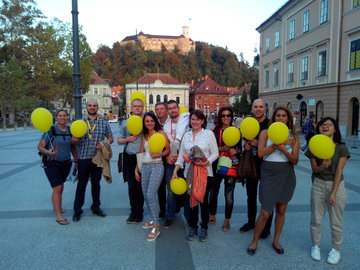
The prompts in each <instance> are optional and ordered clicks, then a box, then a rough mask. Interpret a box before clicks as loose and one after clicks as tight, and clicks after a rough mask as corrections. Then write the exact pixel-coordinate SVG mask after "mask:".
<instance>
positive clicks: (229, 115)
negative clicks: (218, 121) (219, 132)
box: [221, 114, 231, 118]
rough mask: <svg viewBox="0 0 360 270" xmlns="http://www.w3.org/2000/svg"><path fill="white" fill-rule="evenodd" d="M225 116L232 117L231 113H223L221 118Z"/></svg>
mask: <svg viewBox="0 0 360 270" xmlns="http://www.w3.org/2000/svg"><path fill="white" fill-rule="evenodd" d="M225 117H229V118H230V117H231V114H222V115H221V118H225Z"/></svg>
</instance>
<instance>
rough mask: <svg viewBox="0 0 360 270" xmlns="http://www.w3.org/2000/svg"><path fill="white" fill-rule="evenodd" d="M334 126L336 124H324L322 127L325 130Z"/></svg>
mask: <svg viewBox="0 0 360 270" xmlns="http://www.w3.org/2000/svg"><path fill="white" fill-rule="evenodd" d="M333 126H334V124H332V123H324V124H322V125H321V126H320V127H322V128H324V127H333Z"/></svg>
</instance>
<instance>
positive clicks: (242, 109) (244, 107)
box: [239, 91, 250, 114]
mask: <svg viewBox="0 0 360 270" xmlns="http://www.w3.org/2000/svg"><path fill="white" fill-rule="evenodd" d="M249 108H250V106H249V102H248V100H247V94H246V92H245V91H243V93H242V95H241V100H240V105H239V113H240V114H248V113H249V112H250V110H249Z"/></svg>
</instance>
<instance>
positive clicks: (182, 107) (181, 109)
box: [179, 105, 189, 114]
mask: <svg viewBox="0 0 360 270" xmlns="http://www.w3.org/2000/svg"><path fill="white" fill-rule="evenodd" d="M179 107H180V110H179V114H183V113H186V112H189V110H188V109H187V108H186V107H185V106H183V105H180V106H179Z"/></svg>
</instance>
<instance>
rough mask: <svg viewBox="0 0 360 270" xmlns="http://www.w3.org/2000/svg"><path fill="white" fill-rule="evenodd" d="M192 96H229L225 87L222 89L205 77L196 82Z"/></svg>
mask: <svg viewBox="0 0 360 270" xmlns="http://www.w3.org/2000/svg"><path fill="white" fill-rule="evenodd" d="M193 93H194V94H227V95H228V94H229V92H228V91H226V88H225V87H222V86H221V85H219V84H218V83H217V82H215V81H214V80H212V79H211V78H209V77H208V76H205V78H202V79H201V80H199V81H197V82H196V83H195V85H194V91H193Z"/></svg>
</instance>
